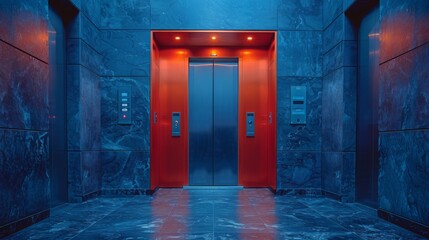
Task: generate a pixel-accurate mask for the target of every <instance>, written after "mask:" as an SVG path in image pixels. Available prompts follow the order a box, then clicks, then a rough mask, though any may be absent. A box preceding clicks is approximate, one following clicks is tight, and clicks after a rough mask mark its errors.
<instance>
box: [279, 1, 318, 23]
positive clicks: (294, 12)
mask: <svg viewBox="0 0 429 240" xmlns="http://www.w3.org/2000/svg"><path fill="white" fill-rule="evenodd" d="M322 25H323V1H318V0H280V1H279V9H278V29H280V30H321V29H322V27H323V26H322Z"/></svg>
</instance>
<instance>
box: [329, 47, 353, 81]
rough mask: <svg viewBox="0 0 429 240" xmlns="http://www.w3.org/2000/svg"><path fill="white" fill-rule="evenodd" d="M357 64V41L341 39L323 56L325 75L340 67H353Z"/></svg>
mask: <svg viewBox="0 0 429 240" xmlns="http://www.w3.org/2000/svg"><path fill="white" fill-rule="evenodd" d="M356 65H357V43H356V41H341V42H340V43H338V44H337V45H336V46H335V47H333V48H332V49H331V50H330V51H328V52H327V53H326V54H325V55H324V56H323V73H324V74H325V75H326V74H329V73H331V72H333V71H335V70H337V69H338V68H340V67H353V66H356Z"/></svg>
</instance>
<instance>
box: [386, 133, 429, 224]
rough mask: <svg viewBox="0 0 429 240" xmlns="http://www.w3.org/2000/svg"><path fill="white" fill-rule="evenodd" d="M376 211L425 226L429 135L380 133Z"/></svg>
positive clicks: (428, 215) (427, 219)
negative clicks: (378, 209)
mask: <svg viewBox="0 0 429 240" xmlns="http://www.w3.org/2000/svg"><path fill="white" fill-rule="evenodd" d="M379 151H380V155H379V156H380V157H379V161H380V174H379V178H378V184H379V187H378V194H379V204H380V208H381V209H384V210H386V211H388V212H391V213H394V214H397V215H399V216H402V217H405V218H407V219H410V220H413V221H416V222H419V223H422V224H425V225H426V226H429V205H428V204H427V199H429V185H428V184H427V180H428V179H429V171H428V169H429V154H428V153H429V131H428V130H421V131H400V132H382V133H380V138H379Z"/></svg>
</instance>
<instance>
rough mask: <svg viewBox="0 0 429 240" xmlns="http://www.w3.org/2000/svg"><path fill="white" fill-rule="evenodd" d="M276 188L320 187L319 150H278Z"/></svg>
mask: <svg viewBox="0 0 429 240" xmlns="http://www.w3.org/2000/svg"><path fill="white" fill-rule="evenodd" d="M277 188H278V189H294V188H295V189H304V188H321V159H320V152H301V151H299V152H298V151H278V152H277Z"/></svg>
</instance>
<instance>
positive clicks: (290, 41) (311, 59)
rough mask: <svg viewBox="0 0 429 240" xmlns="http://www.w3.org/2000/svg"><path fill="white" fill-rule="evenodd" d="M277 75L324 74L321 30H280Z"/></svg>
mask: <svg viewBox="0 0 429 240" xmlns="http://www.w3.org/2000/svg"><path fill="white" fill-rule="evenodd" d="M277 45H278V49H277V75H278V76H279V77H283V76H296V77H321V76H322V53H321V48H322V34H321V32H320V31H279V32H278V43H277Z"/></svg>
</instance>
